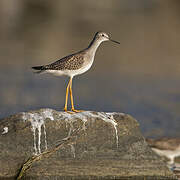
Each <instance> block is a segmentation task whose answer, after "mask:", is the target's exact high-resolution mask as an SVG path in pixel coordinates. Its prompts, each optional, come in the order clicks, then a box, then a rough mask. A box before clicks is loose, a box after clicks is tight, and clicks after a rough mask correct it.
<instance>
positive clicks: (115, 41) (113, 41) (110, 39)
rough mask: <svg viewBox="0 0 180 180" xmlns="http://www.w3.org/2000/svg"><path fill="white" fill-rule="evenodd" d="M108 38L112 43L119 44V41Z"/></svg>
mask: <svg viewBox="0 0 180 180" xmlns="http://www.w3.org/2000/svg"><path fill="white" fill-rule="evenodd" d="M109 40H110V41H112V42H114V43H117V44H120V42H118V41H115V40H112V39H109Z"/></svg>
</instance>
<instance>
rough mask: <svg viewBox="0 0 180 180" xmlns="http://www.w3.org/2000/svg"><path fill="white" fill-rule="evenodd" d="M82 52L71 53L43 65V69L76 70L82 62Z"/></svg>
mask: <svg viewBox="0 0 180 180" xmlns="http://www.w3.org/2000/svg"><path fill="white" fill-rule="evenodd" d="M83 54H84V53H82V52H81V53H78V54H72V55H69V56H66V57H64V58H62V59H59V60H58V61H56V62H54V63H51V64H48V65H45V66H43V67H42V68H43V70H77V69H79V68H81V67H82V65H83V63H84V56H83Z"/></svg>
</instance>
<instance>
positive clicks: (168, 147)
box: [146, 138, 180, 167]
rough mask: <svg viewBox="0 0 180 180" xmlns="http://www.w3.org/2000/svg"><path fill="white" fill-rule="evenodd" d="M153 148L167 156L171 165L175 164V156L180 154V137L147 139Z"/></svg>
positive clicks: (159, 153)
mask: <svg viewBox="0 0 180 180" xmlns="http://www.w3.org/2000/svg"><path fill="white" fill-rule="evenodd" d="M146 141H147V143H148V145H149V146H150V147H151V149H152V150H153V151H154V152H155V153H157V154H158V155H160V156H165V157H167V158H168V159H169V160H170V161H169V162H168V164H169V165H171V166H173V167H175V166H174V159H175V157H178V156H180V138H161V139H148V138H147V139H146Z"/></svg>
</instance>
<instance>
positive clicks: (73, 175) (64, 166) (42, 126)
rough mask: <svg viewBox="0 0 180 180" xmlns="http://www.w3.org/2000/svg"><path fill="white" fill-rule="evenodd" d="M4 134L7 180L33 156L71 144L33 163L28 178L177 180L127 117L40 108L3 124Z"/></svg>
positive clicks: (1, 145) (1, 156)
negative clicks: (72, 112)
mask: <svg viewBox="0 0 180 180" xmlns="http://www.w3.org/2000/svg"><path fill="white" fill-rule="evenodd" d="M0 131H1V133H0V178H2V179H5V178H9V179H15V177H17V175H18V173H19V172H20V169H21V167H22V165H23V164H24V163H25V162H26V161H27V159H28V158H29V157H31V156H32V155H34V157H36V156H39V155H41V154H40V153H43V152H48V150H49V149H50V150H52V149H53V148H55V147H57V144H63V143H64V142H66V141H67V142H68V143H65V144H63V145H62V146H61V147H60V148H59V150H57V151H54V152H53V153H52V154H50V155H49V156H48V157H44V158H41V160H39V161H36V162H34V163H32V166H31V168H30V169H28V170H27V171H26V172H25V174H24V176H23V178H24V179H43V180H44V179H91V178H92V179H101V178H104V179H115V178H118V179H120V178H122V179H126V178H128V177H132V178H133V179H134V178H135V177H136V178H138V179H141V178H142V179H144V177H146V179H148V178H149V179H153V178H155V179H158V178H159V179H161V178H165V179H176V178H175V177H174V175H173V173H172V172H171V171H170V170H169V169H168V168H167V167H166V164H165V163H164V162H163V160H162V159H161V158H160V157H159V156H157V155H156V154H155V153H154V152H153V151H152V150H151V149H150V148H149V147H148V145H147V143H146V142H145V139H144V137H143V136H142V134H141V133H140V130H139V124H138V123H137V121H136V120H135V119H133V118H132V117H131V116H129V115H127V114H123V113H104V112H90V111H86V112H82V113H76V114H68V113H65V112H58V111H55V110H52V109H40V110H37V111H30V112H23V113H19V114H16V115H12V116H10V117H8V118H5V119H2V120H0ZM69 139H70V141H69ZM39 159H40V158H39Z"/></svg>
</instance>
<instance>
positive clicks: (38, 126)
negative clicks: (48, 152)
mask: <svg viewBox="0 0 180 180" xmlns="http://www.w3.org/2000/svg"><path fill="white" fill-rule="evenodd" d="M56 113H57V116H58V120H61V121H63V120H64V121H65V123H66V128H68V129H69V132H68V136H67V138H68V137H69V136H71V133H72V132H73V130H74V127H73V123H74V122H76V121H77V120H81V121H83V125H82V127H81V128H82V130H84V131H85V130H86V122H87V120H88V119H92V120H94V119H96V118H98V119H101V120H103V121H105V122H107V123H110V124H111V125H112V127H113V128H114V132H115V137H116V145H117V147H118V132H117V122H116V121H115V119H114V118H113V114H114V113H104V112H96V113H93V112H90V111H85V112H81V113H74V114H69V113H66V112H56ZM22 115H23V120H25V121H27V120H28V121H30V122H31V126H32V127H31V130H32V132H33V137H34V143H33V146H34V153H35V154H39V153H41V146H42V145H41V134H42V132H43V133H44V147H45V149H47V140H46V127H45V120H46V119H50V120H52V121H53V120H54V117H53V110H51V109H41V110H40V111H39V112H29V113H25V112H24V113H22ZM42 129H43V131H42ZM70 147H71V152H72V154H73V157H75V148H74V146H73V145H70Z"/></svg>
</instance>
